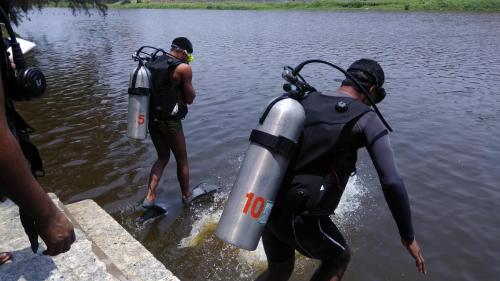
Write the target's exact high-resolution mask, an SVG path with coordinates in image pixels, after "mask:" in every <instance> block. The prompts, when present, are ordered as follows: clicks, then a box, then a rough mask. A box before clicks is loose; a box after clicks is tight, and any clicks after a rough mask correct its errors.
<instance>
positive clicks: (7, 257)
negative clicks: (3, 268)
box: [0, 252, 12, 265]
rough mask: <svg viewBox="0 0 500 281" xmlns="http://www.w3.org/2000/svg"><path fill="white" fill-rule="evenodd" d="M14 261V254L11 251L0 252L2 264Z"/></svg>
mask: <svg viewBox="0 0 500 281" xmlns="http://www.w3.org/2000/svg"><path fill="white" fill-rule="evenodd" d="M10 261H12V254H11V253H9V252H3V253H0V265H2V264H4V263H7V262H10Z"/></svg>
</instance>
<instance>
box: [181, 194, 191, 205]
mask: <svg viewBox="0 0 500 281" xmlns="http://www.w3.org/2000/svg"><path fill="white" fill-rule="evenodd" d="M191 201H193V193H191V192H189V193H188V194H187V195H182V203H183V204H184V205H186V206H187V205H189V204H191Z"/></svg>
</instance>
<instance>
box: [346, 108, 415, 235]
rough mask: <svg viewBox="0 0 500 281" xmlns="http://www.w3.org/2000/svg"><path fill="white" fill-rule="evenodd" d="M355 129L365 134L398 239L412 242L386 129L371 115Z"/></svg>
mask: <svg viewBox="0 0 500 281" xmlns="http://www.w3.org/2000/svg"><path fill="white" fill-rule="evenodd" d="M355 128H356V129H357V130H360V132H361V133H362V134H363V135H364V139H365V146H366V148H367V149H368V153H369V154H370V157H371V159H372V162H373V164H374V166H375V169H376V170H377V173H378V177H379V180H380V184H381V185H382V190H383V192H384V197H385V200H386V202H387V204H388V206H389V209H390V210H391V213H392V216H393V218H394V220H395V221H396V224H397V226H398V229H399V234H400V235H401V238H403V239H405V240H413V238H414V234H413V226H412V221H411V210H410V203H409V200H408V194H407V192H406V188H405V186H404V182H403V179H402V178H401V175H400V174H399V171H398V169H397V167H396V163H395V161H394V156H393V155H394V153H393V151H392V147H391V144H390V140H389V134H388V132H387V129H386V128H385V126H384V125H383V124H382V122H381V121H380V119H379V118H378V116H377V115H376V114H375V113H374V112H368V113H366V114H365V115H363V116H362V117H361V118H360V119H359V120H358V122H357V123H356V125H355Z"/></svg>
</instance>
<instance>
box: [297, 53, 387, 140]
mask: <svg viewBox="0 0 500 281" xmlns="http://www.w3.org/2000/svg"><path fill="white" fill-rule="evenodd" d="M310 63H320V64H326V65H329V66H331V67H333V68H335V69H337V70H338V71H340V72H342V73H343V74H344V75H345V76H346V77H348V78H349V79H351V80H352V81H354V84H356V86H358V88H360V89H361V90H362V93H363V95H364V96H365V97H366V98H367V99H368V101H369V102H370V104H371V106H372V107H373V110H374V111H375V113H376V114H377V115H378V117H379V118H380V120H381V121H382V123H384V125H385V127H386V128H387V129H388V130H389V131H390V132H392V128H391V126H389V124H388V123H387V121H385V119H384V116H382V113H381V112H380V110H378V107H377V105H375V102H374V101H373V100H372V98H371V97H370V95H369V94H368V92H367V91H366V89H365V88H364V87H363V86H361V84H360V83H359V82H358V81H357V80H356V79H355V78H354V77H353V76H352V75H351V74H350V73H349V72H347V71H345V70H343V69H342V68H340V67H338V66H336V65H335V64H333V63H330V62H327V61H324V60H318V59H312V60H306V61H304V62H302V63H300V64H299V65H297V66H296V67H295V68H294V69H293V70H292V72H291V74H292V75H293V76H297V75H299V72H300V71H301V70H302V68H303V67H304V66H306V65H307V64H310ZM299 77H300V75H299Z"/></svg>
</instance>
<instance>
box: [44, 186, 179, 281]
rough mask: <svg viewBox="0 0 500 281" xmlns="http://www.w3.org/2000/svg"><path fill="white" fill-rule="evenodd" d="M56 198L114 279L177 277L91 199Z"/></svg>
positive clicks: (174, 278)
mask: <svg viewBox="0 0 500 281" xmlns="http://www.w3.org/2000/svg"><path fill="white" fill-rule="evenodd" d="M49 195H50V197H51V198H52V199H53V200H54V199H55V200H54V201H55V202H57V204H58V207H59V208H61V209H62V210H63V211H64V212H65V214H66V215H67V217H68V218H69V219H70V220H71V221H72V222H73V224H74V226H75V227H77V228H79V229H81V230H82V231H83V232H84V233H85V235H86V236H87V239H88V240H90V241H91V242H92V251H93V252H94V254H95V255H96V257H97V258H98V259H99V260H101V261H102V262H103V263H104V264H105V265H106V270H107V271H108V273H109V274H111V275H112V276H113V277H114V278H116V279H118V280H164V281H170V280H172V281H178V280H179V279H178V278H177V277H176V276H175V275H173V273H172V272H171V271H170V270H168V269H167V268H166V267H165V265H163V264H162V263H161V262H159V261H158V260H157V259H156V258H155V257H154V256H153V254H151V253H150V252H149V251H148V250H147V249H146V248H145V247H144V246H143V245H142V244H140V243H139V242H138V241H137V240H135V238H133V237H132V235H131V234H130V233H128V232H127V231H126V230H125V229H124V228H123V227H122V226H121V225H120V224H118V222H116V221H115V220H114V219H113V218H112V217H111V216H110V215H109V214H108V213H106V211H104V210H103V209H102V208H101V207H100V206H99V205H98V204H97V203H95V202H94V201H93V200H90V199H87V200H83V201H79V202H76V203H72V204H68V205H63V204H62V203H61V202H60V201H59V200H58V199H57V196H55V195H54V194H49Z"/></svg>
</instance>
